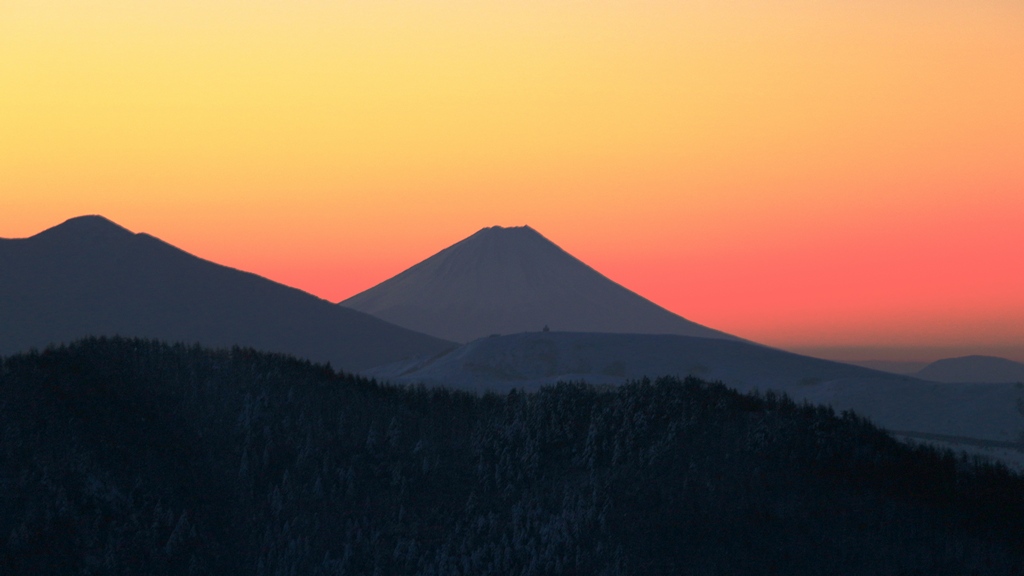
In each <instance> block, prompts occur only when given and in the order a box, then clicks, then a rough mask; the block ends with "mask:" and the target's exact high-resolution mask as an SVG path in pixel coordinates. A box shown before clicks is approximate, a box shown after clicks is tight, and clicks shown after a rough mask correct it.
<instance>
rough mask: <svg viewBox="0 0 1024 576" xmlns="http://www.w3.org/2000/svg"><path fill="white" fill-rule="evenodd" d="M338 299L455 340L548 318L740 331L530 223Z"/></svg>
mask: <svg viewBox="0 0 1024 576" xmlns="http://www.w3.org/2000/svg"><path fill="white" fill-rule="evenodd" d="M341 305H342V306H345V307H348V308H352V309H355V310H359V311H361V312H366V313H368V314H372V315H374V316H376V317H378V318H381V319H383V320H387V321H388V322H391V323H393V324H397V325H399V326H403V327H405V328H409V329H410V330H416V331H417V332H423V333H425V334H430V335H432V336H436V337H438V338H444V339H446V340H454V341H456V342H469V341H472V340H475V339H477V338H482V337H484V336H490V335H494V334H515V333H520V332H539V331H541V329H542V328H544V327H545V326H549V327H550V329H551V330H556V331H564V332H600V333H619V334H675V335H681V336H699V337H704V338H721V339H728V340H738V338H736V337H735V336H731V335H729V334H726V333H724V332H720V331H718V330H714V329H711V328H708V327H705V326H702V325H700V324H697V323H695V322H691V321H690V320H687V319H686V318H683V317H681V316H678V315H676V314H674V313H672V312H670V311H668V310H666V309H664V308H662V307H661V306H658V305H657V304H655V303H653V302H651V301H650V300H647V299H645V298H643V297H642V296H640V295H638V294H636V293H634V292H631V291H630V290H628V289H626V288H624V287H622V286H620V285H619V284H616V283H615V282H613V281H611V280H609V279H608V278H606V277H605V276H603V275H602V274H600V273H599V272H597V271H596V270H594V269H593V268H591V267H590V266H587V265H586V264H584V263H583V262H581V261H580V260H578V259H576V258H575V257H573V256H572V255H571V254H569V253H568V252H566V251H565V250H562V249H561V248H559V247H558V246H557V245H556V244H555V243H553V242H551V241H550V240H548V239H547V238H545V237H544V236H542V235H541V234H540V233H538V232H537V231H536V230H534V229H533V228H530V227H529V226H521V227H512V228H503V227H500V226H493V227H490V228H484V229H482V230H480V231H479V232H477V233H476V234H473V235H472V236H470V237H468V238H466V239H464V240H462V241H461V242H458V243H456V244H454V245H452V246H450V247H448V248H446V249H444V250H442V251H440V252H438V253H437V254H435V255H434V256H431V257H430V258H427V259H426V260H424V261H422V262H420V263H419V264H416V265H415V266H413V267H412V268H409V269H408V270H405V271H404V272H402V273H400V274H398V275H397V276H394V277H393V278H391V279H389V280H386V281H384V282H382V283H381V284H378V285H377V286H374V287H373V288H370V289H369V290H366V291H364V292H361V293H359V294H356V295H355V296H352V297H351V298H349V299H347V300H344V301H342V302H341Z"/></svg>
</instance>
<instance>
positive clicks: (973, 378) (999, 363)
mask: <svg viewBox="0 0 1024 576" xmlns="http://www.w3.org/2000/svg"><path fill="white" fill-rule="evenodd" d="M914 376H917V377H918V378H921V379H923V380H933V381H935V382H1024V364H1021V363H1020V362H1014V361H1013V360H1007V359H1006V358H999V357H996V356H961V357H959V358H945V359H943V360H937V361H935V362H932V363H931V364H929V365H927V366H925V367H924V368H923V369H921V370H920V371H919V372H917V373H916V374H914Z"/></svg>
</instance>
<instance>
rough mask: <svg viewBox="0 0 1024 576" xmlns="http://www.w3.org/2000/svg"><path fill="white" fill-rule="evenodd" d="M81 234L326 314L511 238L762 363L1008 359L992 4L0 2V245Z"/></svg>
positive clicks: (1013, 88) (1002, 166) (1017, 263)
mask: <svg viewBox="0 0 1024 576" xmlns="http://www.w3.org/2000/svg"><path fill="white" fill-rule="evenodd" d="M82 214H102V215H104V216H106V217H108V218H110V219H112V220H114V221H116V222H118V223H119V224H121V225H123V226H125V227H127V228H129V229H131V230H134V231H145V232H148V233H150V234H153V235H155V236H158V237H160V238H162V239H164V240H166V241H168V242H170V243H172V244H175V245H177V246H179V247H181V248H183V249H185V250H188V251H189V252H192V253H193V254H196V255H198V256H201V257H203V258H207V259H210V260H213V261H216V262H219V263H222V264H226V265H229V266H233V267H236V268H241V269H244V270H248V271H252V272H256V273H258V274H261V275H263V276H266V277H268V278H271V279H273V280H276V281H279V282H283V283H285V284H289V285H292V286H296V287H299V288H302V289H304V290H307V291H309V292H312V293H314V294H316V295H318V296H321V297H323V298H326V299H329V300H332V301H338V300H341V299H343V298H346V297H348V296H351V295H352V294H355V293H357V292H359V291H361V290H363V289H366V288H369V287H370V286H372V285H374V284H376V283H378V282H380V281H382V280H384V279H386V278H388V277H390V276H392V275H394V274H396V273H397V272H399V271H401V270H403V269H404V268H406V267H408V266H410V265H412V264H414V263H416V262H418V261H419V260H422V259H423V258H426V257H428V256H430V255H431V254H433V253H435V252H437V251H438V250H440V249H442V248H444V247H446V246H448V245H449V244H452V243H454V242H456V241H458V240H460V239H462V238H464V237H466V236H468V235H470V234H472V233H473V232H475V231H476V230H478V229H480V228H482V227H485V226H491V225H522V224H529V225H530V226H532V227H533V228H535V229H537V230H538V231H539V232H541V233H542V234H544V235H545V236H547V237H548V238H550V239H551V240H552V241H554V242H555V243H557V244H559V245H560V246H562V247H563V248H565V249H566V250H567V251H568V252H570V253H572V254H573V255H575V256H577V257H579V258H580V259H581V260H583V261H584V262H587V263H588V264H590V265H591V266H593V267H594V268H596V269H597V270H598V271H600V272H602V273H604V274H605V275H606V276H608V277H610V278H611V279H613V280H615V281H617V282H619V283H621V284H623V285H625V286H626V287H628V288H630V289H632V290H634V291H636V292H638V293H640V294H642V295H644V296H646V297H648V298H650V299H651V300H654V301H655V302H657V303H659V304H661V305H663V306H665V307H666V308H668V309H670V310H672V311H674V312H677V313H679V314H681V315H683V316H685V317H687V318H689V319H691V320H694V321H697V322H700V323H702V324H705V325H708V326H712V327H714V328H717V329H720V330H724V331H727V332H730V333H733V334H736V335H739V336H743V337H745V338H749V339H752V340H756V341H759V342H763V343H766V344H771V345H776V346H781V347H787V348H799V349H802V350H807V349H810V348H815V349H825V348H832V349H833V352H832V353H831V354H832V355H833V356H835V357H845V358H846V359H867V358H868V357H877V358H882V357H886V355H889V357H892V358H903V359H918V358H920V359H929V358H925V356H928V355H952V354H962V353H982V352H983V353H992V354H999V355H1003V356H1007V357H1011V358H1015V359H1018V360H1024V2H1020V1H1019V0H886V1H882V0H858V1H857V2H847V1H840V0H763V1H758V2H755V1H730V0H714V1H712V0H697V1H678V0H673V1H668V0H657V1H655V0H629V1H627V0H621V1H619V0H615V1H601V0H596V1H588V2H582V1H578V0H573V1H568V0H543V1H541V0H516V1H514V2H482V1H476V2H470V1H463V0H438V1H428V0H420V1H411V0H374V1H369V0H350V1H334V2H328V1H326V0H298V1H288V2H286V1H283V0H274V1H270V0H247V1H244V2H243V1H241V0H231V1H228V0H202V1H199V0H149V1H146V2H138V1H136V0H92V1H90V2H71V1H67V0H5V1H3V2H2V3H0V237H7V238H12V237H24V236H30V235H32V234H35V233H37V232H39V231H41V230H43V229H45V228H48V227H50V226H53V225H56V224H58V223H60V222H61V221H63V220H65V219H67V218H70V217H73V216H77V215H82ZM0 273H2V271H0ZM553 328H556V327H553ZM892 350H899V351H900V352H899V353H896V352H892ZM822 353H823V354H828V352H822ZM914 354H917V357H914V358H910V357H909V356H908V355H910V356H913V355H914ZM844 355H845V356H844ZM854 356H860V358H854Z"/></svg>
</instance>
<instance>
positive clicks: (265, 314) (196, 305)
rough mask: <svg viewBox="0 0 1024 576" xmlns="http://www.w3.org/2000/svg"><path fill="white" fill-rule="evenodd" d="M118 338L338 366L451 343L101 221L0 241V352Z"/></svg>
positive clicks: (353, 365) (80, 220)
mask: <svg viewBox="0 0 1024 576" xmlns="http://www.w3.org/2000/svg"><path fill="white" fill-rule="evenodd" d="M115 334H117V335H122V336H139V337H149V338H160V339H162V340H167V341H171V342H175V341H183V342H199V343H202V344H205V345H209V346H221V347H225V346H227V347H229V346H235V345H241V346H252V347H254V348H258V349H263V350H268V351H273V352H284V353H289V354H294V355H297V356H300V357H304V358H308V359H310V360H314V361H319V362H331V363H332V364H333V365H334V366H336V367H338V368H342V369H345V370H357V369H361V368H366V367H368V366H373V365H377V364H381V363H385V362H389V361H397V360H399V359H401V358H404V357H407V356H416V355H420V354H427V353H436V352H439V351H441V350H444V349H447V348H448V347H450V346H451V345H452V344H451V343H449V342H446V341H443V340H440V339H437V338H434V337H431V336H427V335H425V334H419V333H416V332H414V331H411V330H408V329H405V328H401V327H399V326H394V325H392V324H390V323H387V322H386V321H383V320H380V319H378V318H375V317H372V316H370V315H367V314H364V313H361V312H358V311H355V310H349V309H343V308H339V307H338V306H336V305H334V304H332V303H330V302H328V301H326V300H323V299H320V298H318V297H316V296H313V295H311V294H308V293H306V292H303V291H301V290H299V289H297V288H292V287H289V286H285V285H283V284H278V283H276V282H273V281H271V280H268V279H266V278H263V277H261V276H258V275H256V274H253V273H250V272H245V271H242V270H237V269H234V268H230V267H227V266H223V265H220V264H216V263H214V262H210V261H208V260H204V259H202V258H199V257H197V256H195V255H192V254H190V253H188V252H186V251H184V250H181V249H180V248H178V247H176V246H173V245H172V244H169V243H167V242H164V241H163V240H160V239H159V238H156V237H155V236H151V235H149V234H145V233H134V232H131V231H130V230H127V229H125V228H123V227H121V226H119V225H117V224H115V223H114V222H112V221H110V220H108V219H106V218H103V217H101V216H85V217H78V218H72V219H70V220H68V221H66V222H64V223H62V224H59V225H57V226H54V227H52V228H49V229H47V230H44V231H43V232H40V233H38V234H36V235H34V236H31V237H29V238H20V239H0V354H10V353H12V352H17V351H23V350H26V349H28V348H32V347H36V348H42V347H45V346H47V345H49V344H54V343H60V342H69V341H71V340H74V339H77V338H81V337H84V336H99V335H115Z"/></svg>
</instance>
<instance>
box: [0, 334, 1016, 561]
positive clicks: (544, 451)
mask: <svg viewBox="0 0 1024 576" xmlns="http://www.w3.org/2000/svg"><path fill="white" fill-rule="evenodd" d="M0 422H2V423H3V425H2V426H0V487H2V490H0V573H3V574H5V575H8V574H9V575H22V574H26V575H27V574H32V575H38V574H62V575H66V574H259V575H278V574H282V575H283V574H302V575H314V576H315V575H327V574H422V575H436V574H446V575H448V574H454V575H458V574H465V575H471V574H472V575H476V574H503V575H505V574H508V575H519V574H522V575H526V574H552V575H554V574H559V575H560V574H607V575H614V574H636V575H648V574H694V575H703V574H787V575H797V576H799V575H802V574H829V575H844V574H928V575H929V576H931V575H954V574H955V575H961V574H985V575H1003V574H1020V567H1021V566H1024V544H1022V541H1021V540H1020V534H1021V533H1022V531H1024V478H1022V477H1020V476H1017V475H1013V474H1011V473H1009V472H1008V471H1007V470H1006V469H1005V468H1002V467H999V466H993V465H987V464H983V463H980V462H972V461H967V460H958V459H957V458H955V457H954V456H953V455H952V454H951V453H939V452H936V451H934V450H932V449H927V448H921V447H909V446H907V445H903V444H900V443H898V442H896V441H895V440H893V439H892V438H891V437H890V436H888V435H887V434H885V433H884V432H882V431H880V430H878V429H877V428H875V427H873V426H872V425H870V424H869V423H868V422H866V421H865V420H863V419H861V418H858V417H856V416H853V415H850V414H843V415H841V416H837V415H835V414H833V413H832V412H831V411H829V410H827V409H822V408H815V407H810V406H800V405H796V404H794V403H792V402H790V401H788V400H786V399H785V398H782V397H778V396H774V395H769V396H767V397H758V396H749V395H742V394H739V393H737V392H735V391H731V390H729V389H727V388H725V387H724V386H721V385H717V384H707V383H704V382H701V381H699V380H695V379H687V380H685V381H680V380H677V379H662V380H657V381H655V382H650V381H643V382H638V383H632V384H629V385H626V386H623V387H621V388H618V389H614V390H611V391H599V390H596V389H594V388H591V387H589V386H586V385H566V384H562V385H558V386H555V387H552V388H545V389H542V390H540V391H538V392H536V393H532V394H524V393H513V394H509V395H505V396H497V395H488V396H482V397H481V396H474V395H470V394H467V393H459V392H450V391H445V390H441V389H433V390H427V389H423V388H409V389H401V388H391V387H382V386H378V385H376V384H374V383H373V382H368V381H366V380H362V379H358V378H354V377H351V376H347V375H343V374H338V373H335V372H333V371H331V370H330V369H327V368H325V367H323V366H318V365H313V364H310V363H308V362H304V361H299V360H295V359H292V358H288V357H284V356H276V355H268V354H262V353H255V352H253V351H251V350H247V349H233V350H231V351H209V350H206V349H202V348H198V347H185V346H182V345H176V346H168V345H164V344H160V343H156V342H151V341H140V340H122V339H113V340H103V339H100V340H97V339H90V340H84V341H81V342H77V343H75V344H73V345H71V346H70V347H62V348H58V349H51V350H46V351H43V352H41V353H33V354H25V355H17V356H13V357H10V358H7V359H6V360H5V361H3V363H2V364H0Z"/></svg>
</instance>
